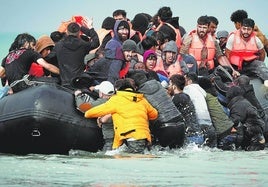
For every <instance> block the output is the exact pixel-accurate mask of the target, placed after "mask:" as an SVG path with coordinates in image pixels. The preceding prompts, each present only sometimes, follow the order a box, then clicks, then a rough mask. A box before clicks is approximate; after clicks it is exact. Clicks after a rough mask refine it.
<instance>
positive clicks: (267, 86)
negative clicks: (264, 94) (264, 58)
mask: <svg viewBox="0 0 268 187" xmlns="http://www.w3.org/2000/svg"><path fill="white" fill-rule="evenodd" d="M263 84H264V86H265V87H266V88H268V80H265V81H264V83H263Z"/></svg>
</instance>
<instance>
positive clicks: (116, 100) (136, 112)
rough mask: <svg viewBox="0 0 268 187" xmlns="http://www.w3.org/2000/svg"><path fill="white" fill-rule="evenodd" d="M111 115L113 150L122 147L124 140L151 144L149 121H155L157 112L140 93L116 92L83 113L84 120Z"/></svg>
mask: <svg viewBox="0 0 268 187" xmlns="http://www.w3.org/2000/svg"><path fill="white" fill-rule="evenodd" d="M106 114H111V115H112V119H113V123H114V132H115V136H114V142H113V148H118V147H119V146H120V145H122V143H123V140H124V139H128V138H134V139H136V140H139V139H147V140H148V141H149V142H151V134H150V130H149V120H155V119H156V118H157V116H158V112H157V110H156V109H155V108H153V106H152V105H151V104H150V103H149V102H148V101H147V100H146V99H145V98H144V97H143V94H141V93H135V92H130V91H117V92H116V95H113V96H112V97H111V98H110V99H109V100H108V101H107V102H106V103H104V104H101V105H99V106H96V107H94V108H92V109H90V110H88V111H87V112H86V113H85V117H86V118H96V117H100V116H104V115H106Z"/></svg>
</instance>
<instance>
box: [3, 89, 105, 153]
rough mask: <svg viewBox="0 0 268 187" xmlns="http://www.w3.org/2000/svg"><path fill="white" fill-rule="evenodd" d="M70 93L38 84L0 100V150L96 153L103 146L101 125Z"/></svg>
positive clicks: (8, 151) (12, 151) (6, 151)
mask: <svg viewBox="0 0 268 187" xmlns="http://www.w3.org/2000/svg"><path fill="white" fill-rule="evenodd" d="M73 97H74V96H73V94H72V92H70V91H69V90H66V89H63V88H62V87H60V86H58V85H53V84H41V85H38V86H33V87H30V88H27V89H25V90H23V91H20V92H18V93H15V94H12V95H8V96H6V97H4V98H2V99H1V100H0V152H1V153H10V154H18V155H24V154H30V153H33V154H68V152H69V150H71V149H75V150H85V151H89V152H97V151H98V150H99V149H101V148H102V146H103V136H102V131H101V128H99V127H98V126H97V124H96V120H95V119H86V118H84V116H83V114H82V113H80V112H79V111H78V110H76V108H75V107H74V98H73Z"/></svg>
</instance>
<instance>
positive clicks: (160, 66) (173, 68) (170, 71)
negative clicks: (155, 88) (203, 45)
mask: <svg viewBox="0 0 268 187" xmlns="http://www.w3.org/2000/svg"><path fill="white" fill-rule="evenodd" d="M179 59H180V55H178V58H177V60H176V62H175V63H173V64H171V65H169V66H168V68H167V69H165V68H164V62H163V60H162V59H161V60H158V61H157V63H156V65H155V67H154V71H155V72H158V71H160V72H164V73H165V74H166V75H168V78H170V77H171V76H172V75H175V74H180V75H182V74H183V72H182V70H181V65H180V62H179Z"/></svg>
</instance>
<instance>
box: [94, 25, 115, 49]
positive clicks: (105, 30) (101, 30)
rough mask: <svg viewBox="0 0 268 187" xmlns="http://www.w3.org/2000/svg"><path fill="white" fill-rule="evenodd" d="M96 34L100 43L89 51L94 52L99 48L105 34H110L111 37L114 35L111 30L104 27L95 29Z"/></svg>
mask: <svg viewBox="0 0 268 187" xmlns="http://www.w3.org/2000/svg"><path fill="white" fill-rule="evenodd" d="M97 34H98V37H99V40H100V45H99V47H97V48H96V49H93V50H91V51H90V53H95V52H96V51H97V50H98V49H99V48H100V46H101V44H102V42H103V39H104V38H105V36H107V35H108V34H111V36H112V37H113V36H114V32H113V30H107V29H104V28H101V29H99V30H98V31H97Z"/></svg>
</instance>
